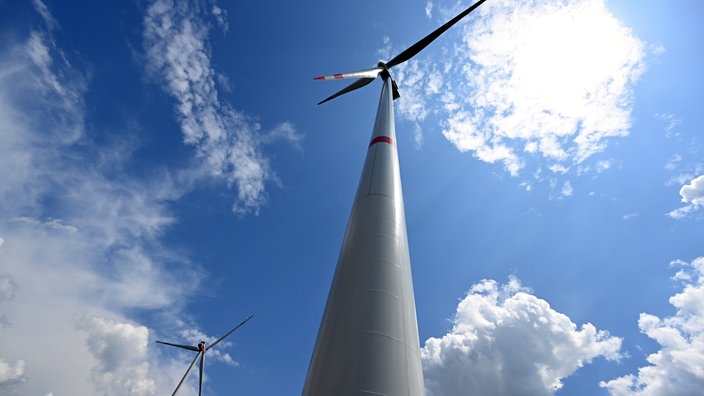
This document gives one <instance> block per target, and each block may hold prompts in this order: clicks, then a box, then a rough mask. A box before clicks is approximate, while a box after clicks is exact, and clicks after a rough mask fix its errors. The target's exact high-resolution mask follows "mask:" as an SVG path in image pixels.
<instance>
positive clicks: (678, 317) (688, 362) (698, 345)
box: [600, 257, 704, 396]
mask: <svg viewBox="0 0 704 396" xmlns="http://www.w3.org/2000/svg"><path fill="white" fill-rule="evenodd" d="M674 265H676V266H682V267H683V268H681V269H680V270H678V272H677V274H676V275H675V276H674V279H675V280H677V281H679V282H681V284H682V291H681V292H680V293H677V294H675V295H674V296H672V297H670V304H672V305H673V306H674V307H675V308H676V310H677V312H676V313H675V315H673V316H670V317H666V318H659V317H657V316H655V315H651V314H647V313H642V314H640V319H639V320H638V327H639V328H640V331H641V332H643V333H644V334H645V335H647V336H648V337H650V338H652V339H653V340H655V341H656V342H657V343H658V344H659V345H660V350H658V351H657V352H655V353H653V354H650V355H648V358H647V359H648V363H650V365H649V366H645V367H641V368H639V369H638V373H637V374H628V375H625V376H622V377H618V378H615V379H613V380H610V381H603V382H601V384H600V385H601V386H602V387H603V388H606V389H607V390H608V391H609V392H610V393H611V394H612V395H615V396H626V395H659V396H670V395H672V396H674V395H696V394H699V393H701V391H702V389H704V371H702V367H704V305H703V304H702V302H703V301H704V257H699V258H696V259H694V260H692V262H691V263H687V262H684V261H681V260H677V261H675V262H674Z"/></svg>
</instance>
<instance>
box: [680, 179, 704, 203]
mask: <svg viewBox="0 0 704 396" xmlns="http://www.w3.org/2000/svg"><path fill="white" fill-rule="evenodd" d="M680 195H681V196H682V202H686V203H691V204H692V205H704V175H702V176H699V177H697V178H695V179H693V180H692V181H691V182H690V183H689V184H686V185H684V186H682V188H681V189H680Z"/></svg>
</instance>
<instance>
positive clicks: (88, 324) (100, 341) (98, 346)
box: [78, 316, 156, 396]
mask: <svg viewBox="0 0 704 396" xmlns="http://www.w3.org/2000/svg"><path fill="white" fill-rule="evenodd" d="M78 327H79V328H80V329H81V330H83V331H85V332H86V333H87V334H88V338H87V342H86V344H87V347H88V350H89V351H90V353H91V354H92V355H93V356H94V357H95V359H96V360H97V361H98V364H97V365H96V366H95V367H94V368H93V373H92V374H93V375H92V379H93V382H94V383H95V384H96V386H97V387H98V389H101V390H102V392H103V394H105V395H124V394H129V395H135V396H137V395H140V396H141V395H154V394H156V383H155V380H154V379H153V378H151V376H150V374H151V373H150V367H149V362H148V361H147V341H148V337H149V330H148V329H147V328H146V327H144V326H140V325H134V324H131V323H124V322H118V321H114V320H109V319H106V318H103V317H97V316H94V317H90V318H85V319H83V320H81V322H80V323H79V325H78Z"/></svg>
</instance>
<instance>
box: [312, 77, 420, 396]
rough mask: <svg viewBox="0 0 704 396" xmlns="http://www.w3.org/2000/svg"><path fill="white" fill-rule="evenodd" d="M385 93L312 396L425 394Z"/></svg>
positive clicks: (387, 89) (323, 331)
mask: <svg viewBox="0 0 704 396" xmlns="http://www.w3.org/2000/svg"><path fill="white" fill-rule="evenodd" d="M382 78H383V82H384V85H383V88H382V92H381V98H380V100H379V107H378V110H377V115H376V121H375V123H374V130H373V132H372V137H371V141H370V142H369V148H368V151H367V157H366V159H365V162H364V168H363V170H362V176H361V178H360V181H359V187H358V188H357V195H356V197H355V201H354V205H353V207H352V213H351V215H350V219H349V223H348V225H347V232H346V233H345V238H344V241H343V243H342V249H341V251H340V256H339V258H338V262H337V268H336V270H335V275H334V278H333V281H332V286H331V288H330V294H329V295H328V300H327V304H326V306H325V313H324V314H323V319H322V322H321V324H320V330H319V332H318V338H317V341H316V344H315V349H314V351H313V357H312V359H311V362H310V366H309V368H308V374H307V376H306V381H305V385H304V388H303V395H304V396H322V395H325V396H330V395H340V396H351V395H367V396H368V395H389V396H392V395H393V396H400V395H404V396H406V395H409V396H411V395H412V396H416V395H424V394H425V390H424V386H423V372H422V368H421V362H420V344H419V340H418V323H417V321H416V307H415V299H414V296H413V284H412V278H411V265H410V258H409V253H408V237H407V235H406V219H405V214H404V207H403V195H402V191H401V177H400V172H399V161H398V152H397V149H396V131H395V124H394V115H393V96H394V95H393V91H394V89H393V80H392V79H391V78H390V76H389V75H388V72H387V73H382Z"/></svg>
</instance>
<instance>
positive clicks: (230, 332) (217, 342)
mask: <svg viewBox="0 0 704 396" xmlns="http://www.w3.org/2000/svg"><path fill="white" fill-rule="evenodd" d="M253 317H254V315H249V317H248V318H247V319H245V320H243V321H242V323H240V324H238V325H237V326H235V328H234V329H232V330H230V331H228V332H227V334H225V335H224V336H222V337H220V338H218V340H217V341H215V342H214V343H212V344H210V345H209V346H208V347H207V348H205V350H206V351H207V350H210V348H212V347H214V346H215V345H217V344H219V343H220V341H222V340H224V339H225V337H227V336H229V335H230V334H232V332H233V331H235V330H237V329H239V328H240V326H242V325H243V324H245V323H247V321H248V320H250V319H252V318H253Z"/></svg>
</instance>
